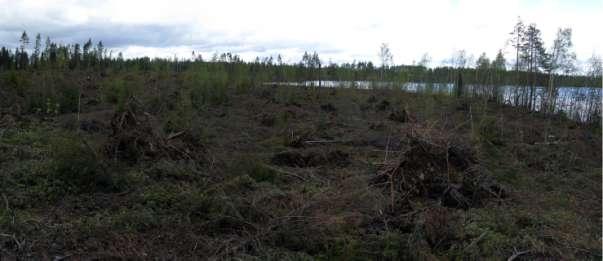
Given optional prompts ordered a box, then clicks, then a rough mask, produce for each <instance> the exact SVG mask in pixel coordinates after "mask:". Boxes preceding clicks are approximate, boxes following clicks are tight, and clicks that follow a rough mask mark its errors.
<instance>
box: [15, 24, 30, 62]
mask: <svg viewBox="0 0 603 261" xmlns="http://www.w3.org/2000/svg"><path fill="white" fill-rule="evenodd" d="M19 42H20V43H21V45H20V51H19V52H18V53H19V55H16V56H17V57H18V62H17V64H18V69H25V68H27V64H28V63H29V56H28V55H27V51H26V50H25V48H27V46H28V45H29V36H27V32H25V31H23V33H22V34H21V39H19Z"/></svg>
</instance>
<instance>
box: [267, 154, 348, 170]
mask: <svg viewBox="0 0 603 261" xmlns="http://www.w3.org/2000/svg"><path fill="white" fill-rule="evenodd" d="M349 158H350V155H349V154H348V153H346V152H343V151H340V150H333V151H328V152H322V151H307V152H304V153H302V152H297V151H284V152H281V153H277V154H276V155H274V156H273V157H272V160H271V162H272V164H274V165H279V166H288V167H299V168H306V167H317V166H322V165H331V166H338V167H345V166H347V165H349V164H350V160H349Z"/></svg>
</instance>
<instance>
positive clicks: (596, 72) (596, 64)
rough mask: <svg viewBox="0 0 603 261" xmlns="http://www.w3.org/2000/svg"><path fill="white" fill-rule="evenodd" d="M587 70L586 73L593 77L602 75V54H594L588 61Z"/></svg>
mask: <svg viewBox="0 0 603 261" xmlns="http://www.w3.org/2000/svg"><path fill="white" fill-rule="evenodd" d="M587 66H588V67H587V69H586V70H587V71H586V75H588V76H590V77H592V78H598V77H602V76H603V75H602V74H603V69H602V67H603V61H602V60H601V56H598V55H597V54H593V55H592V56H591V57H590V58H589V59H588V61H587Z"/></svg>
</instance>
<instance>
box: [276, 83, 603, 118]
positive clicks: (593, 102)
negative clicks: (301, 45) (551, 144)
mask: <svg viewBox="0 0 603 261" xmlns="http://www.w3.org/2000/svg"><path fill="white" fill-rule="evenodd" d="M266 84H270V85H272V84H279V85H289V86H305V87H312V86H314V87H316V86H319V85H320V86H321V87H326V88H357V89H378V88H400V89H402V90H404V91H408V92H416V93H442V94H452V92H453V91H454V84H452V83H404V84H401V83H394V82H371V81H321V82H320V83H319V82H318V81H304V82H280V83H266ZM464 88H465V93H470V94H471V95H483V96H488V97H498V100H499V101H501V102H503V103H505V104H508V105H512V106H515V105H518V104H525V101H526V99H527V97H528V96H529V89H530V88H529V87H521V86H512V85H504V86H478V85H466V86H465V87H464ZM547 96H548V93H547V89H546V88H544V87H541V86H538V87H535V89H534V99H533V103H534V110H536V111H540V110H541V108H542V104H543V102H544V101H545V99H546V97H547ZM553 97H555V101H554V103H553V104H554V107H555V112H557V113H559V112H563V113H564V114H565V115H567V116H568V117H570V118H572V119H575V120H579V121H590V120H592V119H591V118H592V117H593V116H596V117H598V116H600V115H601V88H596V87H566V86H562V87H558V88H557V93H556V94H555V93H554V94H553Z"/></svg>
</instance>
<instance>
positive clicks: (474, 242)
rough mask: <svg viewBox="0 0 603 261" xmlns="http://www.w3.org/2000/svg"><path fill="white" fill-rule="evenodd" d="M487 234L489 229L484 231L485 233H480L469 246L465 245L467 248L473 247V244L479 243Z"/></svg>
mask: <svg viewBox="0 0 603 261" xmlns="http://www.w3.org/2000/svg"><path fill="white" fill-rule="evenodd" d="M486 234H488V231H484V233H482V234H481V235H479V237H477V238H476V239H475V240H473V241H472V242H471V244H469V245H468V246H467V247H465V250H467V249H469V248H472V247H473V246H475V245H476V244H477V243H479V241H482V239H483V238H484V237H485V236H486Z"/></svg>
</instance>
